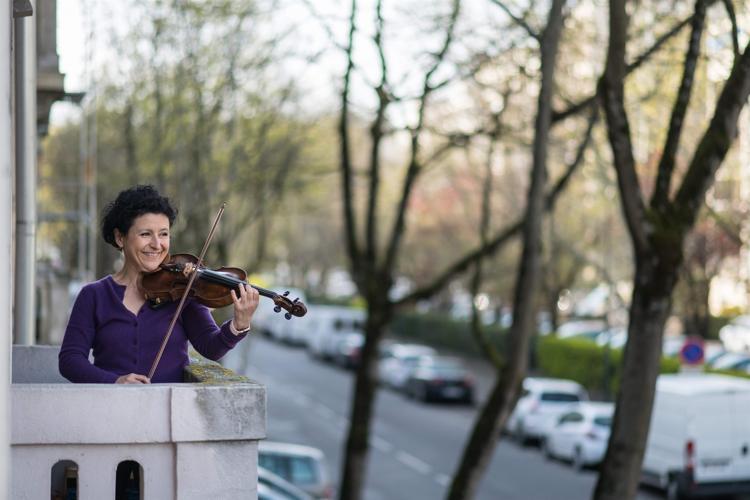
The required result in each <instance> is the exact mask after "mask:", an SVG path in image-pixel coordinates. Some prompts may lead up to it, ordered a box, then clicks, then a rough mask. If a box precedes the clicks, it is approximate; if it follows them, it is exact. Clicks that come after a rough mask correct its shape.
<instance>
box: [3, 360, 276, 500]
mask: <svg viewBox="0 0 750 500" xmlns="http://www.w3.org/2000/svg"><path fill="white" fill-rule="evenodd" d="M49 347H50V346H15V347H14V352H13V357H14V363H13V366H14V368H16V367H19V369H18V371H17V372H14V377H13V381H14V383H13V384H12V386H11V459H12V467H13V473H12V476H11V477H12V480H11V493H12V498H14V499H21V500H22V499H38V498H47V497H49V495H50V490H51V488H52V486H53V485H52V481H53V479H52V477H53V474H52V469H53V467H54V466H55V464H57V463H59V462H60V461H70V462H73V463H75V465H76V469H77V474H78V480H77V492H78V498H79V499H80V500H86V499H100V498H113V497H114V491H115V471H116V470H117V467H118V464H120V463H122V462H124V461H134V462H137V463H138V464H139V465H140V467H141V470H142V476H141V478H140V482H141V493H142V496H141V498H142V499H152V500H164V499H169V498H174V499H180V500H183V499H193V498H195V499H198V498H200V499H204V498H210V497H213V498H217V499H218V498H221V499H222V500H224V499H227V500H230V499H235V498H237V499H239V498H242V499H247V498H256V496H257V442H258V440H260V439H263V438H265V435H266V392H265V387H264V386H262V385H260V384H257V383H254V382H252V381H250V380H248V379H247V378H245V377H240V376H239V375H236V374H235V373H234V372H231V371H230V370H226V369H224V368H223V367H221V366H220V365H218V364H216V363H211V362H207V363H205V366H203V365H201V366H193V367H192V368H191V369H190V370H188V371H189V372H191V375H190V376H191V377H192V378H191V379H192V380H199V381H200V382H199V383H180V384H153V385H146V386H144V385H108V384H70V383H67V382H66V383H29V381H28V380H29V378H31V379H32V380H33V381H34V382H37V381H39V380H45V379H49V378H53V379H54V378H55V377H54V374H53V373H51V372H50V370H47V369H46V368H48V366H47V365H48V364H49V363H50V362H51V359H50V358H52V357H54V363H53V367H54V369H55V372H56V368H57V362H56V361H57V355H56V350H57V349H56V348H55V347H54V346H53V347H51V348H49ZM45 357H46V359H45ZM35 363H41V364H38V365H36V366H38V367H39V368H38V370H34V368H33V367H34V366H35ZM196 363H198V361H197V360H196ZM45 373H46V375H45ZM55 382H58V380H55Z"/></svg>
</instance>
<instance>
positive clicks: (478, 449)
mask: <svg viewBox="0 0 750 500" xmlns="http://www.w3.org/2000/svg"><path fill="white" fill-rule="evenodd" d="M563 4H564V1H563V0H556V1H555V2H553V4H552V8H551V10H550V16H549V26H548V28H547V29H545V30H544V32H542V33H541V34H536V35H534V36H535V37H536V39H537V40H538V41H539V42H540V46H541V47H542V49H543V50H542V52H543V53H544V55H543V60H544V64H543V67H544V68H545V70H544V72H543V75H544V76H543V82H544V83H543V85H542V90H541V91H540V94H539V96H538V108H539V110H538V114H537V124H536V130H537V131H538V137H537V138H535V142H534V146H533V148H534V155H533V158H534V161H533V168H532V176H531V179H532V181H531V186H530V188H529V189H530V190H531V191H530V193H531V196H530V200H531V201H530V203H529V205H528V207H527V213H526V214H524V215H523V216H521V217H519V218H518V220H516V221H513V222H511V223H510V224H508V225H507V226H506V227H504V228H502V229H500V230H497V231H494V232H492V234H489V235H488V236H487V237H486V238H482V241H481V242H480V244H479V245H477V246H476V247H475V248H473V249H470V250H468V251H467V252H466V253H464V254H463V255H460V256H458V257H457V258H456V259H455V260H454V261H453V262H452V263H450V264H449V265H448V266H446V268H445V269H444V270H443V271H442V272H438V273H436V275H435V276H433V278H432V280H431V281H430V282H429V283H427V284H425V285H423V286H421V287H419V288H417V289H415V290H414V291H412V292H411V293H409V294H408V295H407V296H405V297H402V298H399V299H394V298H392V297H391V296H390V295H389V292H390V290H391V287H392V285H393V283H394V280H395V277H396V276H397V273H398V260H399V254H400V251H401V249H402V240H403V237H404V234H405V233H406V230H407V220H408V217H407V212H408V208H409V201H410V198H411V196H412V193H413V191H414V189H415V185H416V182H417V180H418V178H419V177H420V175H422V174H423V173H424V172H425V169H426V167H427V166H428V165H433V166H434V165H438V164H439V162H440V160H441V159H443V158H445V156H446V154H447V153H448V152H449V151H450V150H451V149H452V148H454V147H457V146H463V145H464V144H465V143H466V141H467V139H468V138H467V134H466V133H465V132H464V133H455V134H451V133H446V134H444V135H443V136H442V137H437V138H436V137H435V135H434V134H432V135H430V134H429V132H430V129H429V128H428V127H427V126H426V124H425V121H426V119H427V117H428V108H429V107H430V106H431V105H432V104H433V103H434V97H435V94H436V91H438V90H440V89H441V88H444V87H445V86H447V85H448V84H449V83H450V82H451V78H454V76H452V75H451V73H450V71H446V70H445V67H446V66H448V65H447V64H446V58H447V56H448V53H449V49H450V47H451V45H452V44H453V42H454V30H455V26H456V23H457V20H458V17H459V12H460V2H459V1H458V0H454V1H452V2H451V3H450V5H451V7H450V12H449V13H447V15H446V16H445V24H444V28H443V31H442V35H441V36H442V43H441V44H440V46H439V47H438V48H437V50H432V51H430V52H429V54H428V56H427V57H428V59H429V61H430V62H429V64H428V65H427V67H426V68H425V69H424V73H422V75H421V77H420V78H421V81H422V85H421V88H420V89H419V93H418V94H417V95H416V96H415V97H411V98H409V97H408V96H399V95H397V94H396V93H395V92H394V89H393V83H392V82H391V81H390V78H389V67H388V64H387V59H386V57H385V51H384V50H383V43H384V42H383V36H384V18H383V16H382V2H380V1H378V2H376V6H375V16H374V17H375V29H374V35H373V37H372V40H373V42H374V44H375V52H374V53H375V54H377V57H376V58H375V59H374V61H375V63H376V64H377V68H378V70H379V78H378V79H377V81H376V82H374V83H373V84H372V87H371V90H372V91H373V94H374V96H375V107H374V111H373V112H372V119H371V121H370V122H369V124H367V126H366V127H365V128H366V130H367V133H368V139H369V144H368V148H369V149H368V154H366V155H364V159H360V161H361V162H363V163H364V164H365V168H361V169H359V168H357V164H358V163H357V161H355V159H354V158H355V147H354V146H353V140H352V137H353V136H354V133H355V128H356V125H357V123H356V122H355V120H353V117H354V116H356V114H355V112H354V111H352V109H351V103H352V101H353V98H352V82H353V80H354V79H355V73H356V72H357V69H358V68H357V64H356V62H355V56H354V54H355V43H357V40H358V39H359V38H358V29H357V19H359V18H360V17H359V12H358V2H357V0H352V2H351V11H350V15H349V29H348V33H347V41H346V42H345V43H344V44H342V49H343V51H344V54H345V61H346V66H345V70H344V74H343V80H342V81H343V85H342V90H341V94H340V103H341V109H340V115H339V123H338V135H339V139H340V150H339V153H340V162H339V170H340V174H341V175H340V179H341V203H342V215H343V217H342V219H343V225H344V240H345V248H346V252H347V257H348V261H349V266H350V272H351V276H352V278H353V280H354V282H355V284H356V286H357V289H358V291H359V293H360V295H361V296H362V297H363V298H364V300H365V302H366V305H367V319H366V322H365V326H364V333H365V344H364V346H363V349H362V353H361V357H360V365H359V367H358V368H357V371H356V381H355V384H354V387H353V390H352V399H351V408H350V417H349V420H350V427H349V429H348V431H347V437H346V444H345V454H344V461H343V464H342V470H341V484H340V489H339V497H340V498H342V499H354V500H356V499H358V498H360V497H361V495H362V487H363V484H364V480H365V477H366V470H367V459H368V447H369V436H370V428H371V424H372V416H373V408H374V404H375V395H376V388H377V381H376V367H377V366H376V359H377V350H378V344H379V342H380V340H381V338H382V337H383V334H384V331H385V327H386V325H387V324H388V323H389V321H390V320H391V318H392V316H393V314H394V312H395V311H396V309H398V308H400V307H404V306H408V305H413V304H414V303H415V302H416V301H418V300H422V299H426V298H430V297H432V296H433V295H434V294H436V293H438V292H439V291H440V290H442V289H443V288H444V287H445V286H446V285H447V284H448V283H450V282H451V281H453V280H454V279H456V278H457V277H459V276H460V275H461V274H462V273H464V272H466V271H468V270H470V269H472V267H473V266H474V265H475V264H476V263H477V262H478V261H480V260H481V259H483V258H486V257H489V256H491V255H493V254H494V253H495V252H497V251H498V249H500V248H502V247H503V246H504V245H505V244H506V243H508V242H509V241H511V240H512V239H513V238H515V237H516V236H518V235H519V234H522V233H523V234H524V235H525V242H526V245H525V246H526V252H525V257H524V260H523V263H522V265H521V271H520V274H519V276H518V277H517V287H516V290H517V297H516V301H515V307H516V308H517V310H516V317H517V318H518V319H517V320H516V322H515V326H514V329H515V330H514V333H513V334H512V335H511V338H512V350H511V352H513V353H514V356H513V358H514V359H519V360H520V359H522V358H523V359H524V360H523V361H519V362H517V363H516V362H514V363H510V364H507V365H506V366H505V368H504V370H505V371H503V372H502V375H503V376H501V377H499V383H498V386H497V387H496V388H495V390H494V391H493V397H494V399H493V400H492V402H491V403H489V407H488V409H484V410H483V412H484V413H483V414H484V420H482V423H484V424H486V425H481V423H480V422H478V424H477V427H478V428H479V430H476V429H475V432H474V435H473V436H472V439H473V440H474V444H473V445H470V446H469V447H467V450H469V451H468V452H467V453H466V457H467V463H466V464H464V465H462V469H461V471H460V472H459V474H460V475H461V476H460V478H459V481H458V482H457V483H455V484H454V486H453V488H452V489H453V491H454V492H455V493H454V494H456V495H459V496H460V495H467V496H470V495H471V494H473V492H474V491H475V489H476V486H477V484H478V481H479V479H480V477H481V474H482V472H483V468H482V467H481V464H480V463H478V462H477V461H476V460H474V458H477V457H479V458H480V459H481V460H482V461H484V460H486V457H488V456H489V454H490V452H491V450H492V444H491V442H490V441H491V440H488V439H485V442H483V443H478V440H480V439H481V436H489V435H495V433H496V431H497V429H499V427H500V425H499V423H501V422H502V421H503V420H502V419H503V418H505V417H504V415H507V411H508V409H509V408H510V407H511V404H512V401H513V399H514V394H515V393H516V391H517V388H518V385H519V382H520V378H521V376H522V374H523V372H524V371H525V356H526V353H527V352H528V336H529V333H528V332H530V331H531V329H532V328H533V318H534V304H533V300H534V299H535V297H534V295H535V294H534V289H535V287H536V286H535V285H531V283H535V282H536V281H537V276H538V273H539V253H540V248H539V233H540V225H541V215H542V213H543V212H545V211H549V210H551V209H552V207H553V206H554V202H555V200H556V199H557V197H558V196H559V195H560V193H561V192H562V191H563V190H564V188H565V186H566V185H567V183H568V182H569V180H570V178H571V176H572V175H573V172H574V171H575V169H576V167H577V166H578V165H579V164H580V163H581V161H582V157H583V151H584V150H585V148H586V144H587V143H588V140H589V136H590V133H591V128H592V127H593V123H594V121H595V115H596V113H595V109H594V107H595V106H594V105H595V104H596V101H595V99H594V98H593V97H590V98H586V99H584V100H583V101H582V102H581V103H573V104H571V105H570V107H569V108H566V109H564V110H561V111H558V112H555V111H554V110H553V108H552V94H553V89H554V85H553V82H554V79H553V68H554V61H555V56H556V53H557V46H558V42H559V37H560V31H561V29H562V8H563ZM683 25H684V21H683V22H681V23H678V26H677V27H675V28H673V29H672V30H671V31H670V32H669V33H667V34H665V35H662V36H661V37H659V38H658V39H657V40H656V41H655V43H654V44H653V45H652V46H651V47H649V48H648V49H647V50H646V51H645V52H644V53H643V54H641V55H640V56H639V58H638V59H636V62H634V63H633V64H632V65H631V66H630V67H629V68H628V72H630V71H634V70H635V69H636V68H638V67H639V66H640V65H641V64H642V63H643V62H644V61H646V60H647V59H648V57H650V55H651V54H653V53H654V52H655V51H656V50H657V49H658V48H659V47H661V46H662V45H663V44H664V43H665V41H666V40H667V39H669V38H670V37H671V36H673V35H674V34H675V33H677V32H678V31H679V27H681V26H683ZM372 61H373V60H372V59H371V60H370V62H372ZM360 69H361V68H360ZM446 74H448V75H449V76H447V77H446ZM406 100H411V102H413V104H414V106H413V109H415V110H416V120H415V122H414V123H413V124H412V125H410V126H408V127H407V128H406V129H405V131H406V133H407V134H408V138H409V147H408V158H407V161H406V165H405V174H404V177H403V181H402V184H401V187H400V193H399V196H398V198H397V200H396V203H395V206H394V207H391V208H390V210H389V209H388V207H383V198H384V197H383V196H382V195H381V190H382V184H381V181H382V178H383V175H384V173H383V170H384V167H385V166H384V165H383V159H382V151H381V149H382V145H383V141H384V139H385V138H386V137H387V136H388V135H389V134H392V133H394V130H393V129H392V128H391V125H390V124H389V123H388V120H387V117H388V110H389V107H390V106H391V105H392V104H394V103H403V102H404V101H406ZM586 110H588V111H589V112H590V113H591V115H590V117H589V121H588V123H589V125H588V129H587V131H586V133H585V134H584V135H585V137H584V139H583V140H582V141H581V145H580V147H579V150H578V153H577V155H576V159H575V161H573V162H572V163H571V164H570V165H569V166H568V169H567V170H566V171H565V173H564V174H563V175H562V176H561V177H560V178H559V179H558V180H557V181H556V183H555V184H554V185H553V186H551V187H547V186H546V184H547V174H546V156H547V148H548V136H549V131H550V129H551V128H552V127H553V125H554V124H555V123H561V122H562V120H564V119H565V118H567V117H570V116H573V115H575V114H577V113H579V112H581V111H586ZM477 133H481V132H477ZM428 137H429V140H428ZM436 139H438V140H436ZM427 144H429V145H430V146H427ZM358 182H359V184H358ZM545 190H548V191H546V192H545ZM362 197H364V199H361V198H362ZM386 215H387V216H386ZM389 217H390V218H391V219H392V225H391V226H390V227H389V228H388V229H387V230H386V229H384V228H383V227H382V226H383V222H384V221H387V220H389ZM526 286H529V288H530V289H529V290H526V289H525V287H526ZM501 414H502V415H503V416H502V418H500V417H499V415H501Z"/></svg>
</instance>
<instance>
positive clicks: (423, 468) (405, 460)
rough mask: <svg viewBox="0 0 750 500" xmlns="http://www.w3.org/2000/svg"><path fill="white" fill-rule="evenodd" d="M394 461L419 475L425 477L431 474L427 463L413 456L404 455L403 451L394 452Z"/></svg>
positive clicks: (430, 468)
mask: <svg viewBox="0 0 750 500" xmlns="http://www.w3.org/2000/svg"><path fill="white" fill-rule="evenodd" d="M396 460H398V461H399V462H401V463H402V464H404V465H406V466H407V467H409V468H411V469H414V470H415V471H417V472H419V473H420V474H425V475H427V474H430V473H431V472H432V467H430V465H429V464H428V463H426V462H423V461H422V460H420V459H418V458H417V457H415V456H414V455H411V454H409V453H406V452H405V451H403V450H399V451H397V452H396Z"/></svg>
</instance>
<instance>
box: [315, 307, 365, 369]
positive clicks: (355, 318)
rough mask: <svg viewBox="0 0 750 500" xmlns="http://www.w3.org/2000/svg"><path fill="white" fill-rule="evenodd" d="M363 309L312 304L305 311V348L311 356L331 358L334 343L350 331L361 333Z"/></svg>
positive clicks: (363, 316) (363, 317) (363, 320)
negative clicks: (306, 311)
mask: <svg viewBox="0 0 750 500" xmlns="http://www.w3.org/2000/svg"><path fill="white" fill-rule="evenodd" d="M365 315H366V313H365V310H364V309H358V308H354V307H347V306H328V305H317V304H316V305H312V306H310V309H309V311H308V313H307V317H306V318H305V319H306V320H307V323H306V328H307V349H308V352H309V353H310V355H311V356H313V357H316V358H319V359H324V360H332V359H333V356H334V353H335V349H336V343H337V342H338V341H339V340H340V339H341V338H343V337H344V336H346V335H348V334H350V333H362V327H363V325H364V322H365Z"/></svg>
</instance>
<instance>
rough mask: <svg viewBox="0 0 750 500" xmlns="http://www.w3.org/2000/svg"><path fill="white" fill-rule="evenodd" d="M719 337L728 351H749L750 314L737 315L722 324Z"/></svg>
mask: <svg viewBox="0 0 750 500" xmlns="http://www.w3.org/2000/svg"><path fill="white" fill-rule="evenodd" d="M719 339H720V340H721V343H722V344H724V347H726V348H727V350H728V351H733V352H742V351H750V315H742V316H737V317H736V318H734V319H732V320H731V321H730V322H729V323H727V324H726V325H724V326H722V327H721V328H720V329H719Z"/></svg>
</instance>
